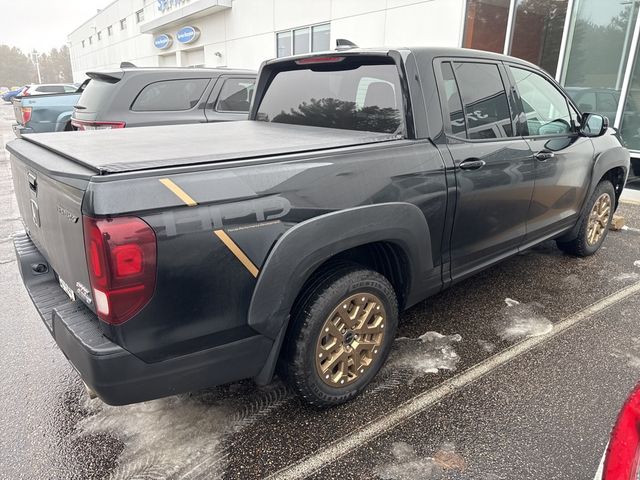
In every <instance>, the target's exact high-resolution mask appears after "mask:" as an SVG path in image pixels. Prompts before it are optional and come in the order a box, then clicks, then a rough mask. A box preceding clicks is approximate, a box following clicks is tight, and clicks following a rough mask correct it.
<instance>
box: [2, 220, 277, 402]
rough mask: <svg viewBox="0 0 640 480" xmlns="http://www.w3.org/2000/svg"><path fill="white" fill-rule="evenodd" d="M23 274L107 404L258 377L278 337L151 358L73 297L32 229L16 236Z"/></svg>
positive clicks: (61, 341)
mask: <svg viewBox="0 0 640 480" xmlns="http://www.w3.org/2000/svg"><path fill="white" fill-rule="evenodd" d="M14 246H15V250H16V256H17V258H18V265H19V267H20V274H21V275H22V279H23V281H24V284H25V287H26V288H27V292H28V293H29V296H30V297H31V300H32V301H33V303H34V305H35V307H36V309H37V310H38V313H39V314H40V316H41V317H42V320H43V322H44V324H45V325H46V326H47V328H48V329H49V332H50V333H51V335H52V336H53V338H54V339H55V341H56V343H57V344H58V347H60V350H62V353H64V355H65V356H66V357H67V359H68V360H69V361H70V362H71V364H72V365H73V366H74V368H75V369H76V370H77V371H78V373H79V374H80V376H81V377H82V380H84V382H85V383H86V384H87V385H88V386H89V387H90V388H91V389H92V390H94V391H95V392H96V393H97V395H98V396H99V397H100V398H101V399H102V400H103V401H104V402H106V403H108V404H110V405H125V404H129V403H136V402H142V401H145V400H151V399H154V398H160V397H164V396H167V395H174V394H177V393H182V392H188V391H194V390H199V389H202V388H206V387H211V386H214V385H220V384H223V383H228V382H231V381H236V380H240V379H243V378H251V377H254V376H256V375H257V374H258V373H259V371H260V369H261V368H262V366H263V364H264V361H265V359H266V357H267V355H268V353H269V350H270V348H271V345H272V341H271V340H269V339H267V338H266V337H263V336H260V335H256V336H254V337H250V338H246V339H242V340H239V341H236V342H232V343H229V344H225V345H221V346H219V347H215V348H211V349H208V350H203V351H199V352H195V353H192V354H189V355H184V356H181V357H176V358H172V359H169V360H165V361H161V362H155V363H147V362H144V361H142V360H141V359H140V358H138V357H137V356H135V355H133V354H132V353H130V352H129V351H127V350H125V349H123V348H122V347H120V346H119V345H117V344H115V343H113V342H112V341H111V340H109V339H108V338H107V337H105V336H104V335H103V333H102V331H101V329H100V323H99V322H100V320H98V318H97V317H96V315H95V314H94V313H93V312H92V311H91V310H89V309H88V308H87V307H86V306H85V305H84V304H82V303H81V302H72V301H71V300H70V299H69V297H68V296H67V295H66V294H65V293H64V291H63V290H62V289H61V288H60V287H59V286H58V283H57V280H56V278H55V275H54V274H53V272H52V271H51V270H48V271H47V272H46V273H41V274H37V273H35V272H34V271H33V268H32V265H34V264H39V263H43V264H45V265H47V266H48V264H47V262H46V260H45V259H44V257H43V256H42V254H41V253H40V252H39V251H38V249H37V248H36V247H35V245H34V244H33V242H32V241H31V239H30V238H29V237H28V236H27V235H26V234H24V233H23V234H20V235H16V237H15V239H14Z"/></svg>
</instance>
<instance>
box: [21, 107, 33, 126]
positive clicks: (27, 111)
mask: <svg viewBox="0 0 640 480" xmlns="http://www.w3.org/2000/svg"><path fill="white" fill-rule="evenodd" d="M20 111H21V115H22V121H21V122H20V123H22V125H26V124H27V123H29V122H30V121H31V107H22V108H20Z"/></svg>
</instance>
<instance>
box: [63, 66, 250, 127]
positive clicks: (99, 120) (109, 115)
mask: <svg viewBox="0 0 640 480" xmlns="http://www.w3.org/2000/svg"><path fill="white" fill-rule="evenodd" d="M87 76H88V77H89V78H91V80H92V81H91V82H89V85H87V87H86V89H85V91H84V93H83V94H82V96H81V97H80V100H78V104H77V105H76V106H75V109H74V112H73V115H72V116H71V124H72V125H73V127H74V128H75V129H76V130H103V129H111V128H124V127H127V128H129V127H144V126H149V125H173V124H178V123H208V122H221V121H233V120H246V118H247V115H248V112H249V105H250V104H251V97H252V96H253V85H254V82H255V78H256V73H255V72H253V71H251V70H231V69H222V68H137V67H128V68H119V69H117V70H113V71H105V72H89V73H87Z"/></svg>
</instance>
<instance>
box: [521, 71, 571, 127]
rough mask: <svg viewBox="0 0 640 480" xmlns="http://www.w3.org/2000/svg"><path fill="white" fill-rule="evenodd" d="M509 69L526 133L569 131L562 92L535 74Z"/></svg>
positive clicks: (565, 102) (566, 106) (566, 109)
mask: <svg viewBox="0 0 640 480" xmlns="http://www.w3.org/2000/svg"><path fill="white" fill-rule="evenodd" d="M509 68H510V69H511V72H512V74H513V76H514V78H515V81H516V87H517V89H518V92H520V98H521V99H522V106H523V108H524V113H525V116H526V119H527V128H528V131H529V132H528V134H529V135H555V134H563V133H569V132H571V131H572V129H573V127H572V120H571V118H572V117H571V113H569V107H568V105H567V100H566V99H565V98H564V95H562V94H561V93H560V91H559V90H558V89H557V88H556V87H555V86H554V85H553V84H551V83H550V82H549V81H548V80H547V79H545V78H544V77H542V76H541V75H538V74H537V73H534V72H531V71H529V70H524V69H521V68H515V67H509ZM524 134H525V135H526V134H527V132H524Z"/></svg>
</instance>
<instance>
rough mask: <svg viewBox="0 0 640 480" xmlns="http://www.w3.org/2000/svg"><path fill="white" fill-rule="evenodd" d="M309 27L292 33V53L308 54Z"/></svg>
mask: <svg viewBox="0 0 640 480" xmlns="http://www.w3.org/2000/svg"><path fill="white" fill-rule="evenodd" d="M309 40H310V39H309V27H307V28H300V29H298V30H294V31H293V53H294V55H298V54H300V53H309V43H310V42H309Z"/></svg>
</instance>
